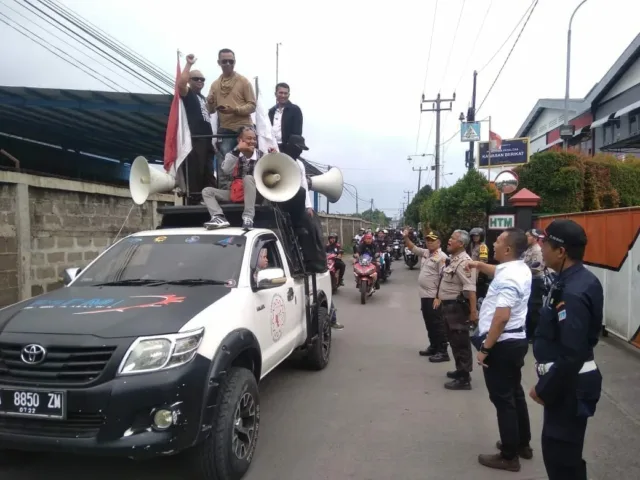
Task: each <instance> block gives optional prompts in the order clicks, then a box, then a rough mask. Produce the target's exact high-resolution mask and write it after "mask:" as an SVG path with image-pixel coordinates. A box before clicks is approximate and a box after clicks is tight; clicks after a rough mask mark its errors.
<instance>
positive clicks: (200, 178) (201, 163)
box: [177, 54, 215, 203]
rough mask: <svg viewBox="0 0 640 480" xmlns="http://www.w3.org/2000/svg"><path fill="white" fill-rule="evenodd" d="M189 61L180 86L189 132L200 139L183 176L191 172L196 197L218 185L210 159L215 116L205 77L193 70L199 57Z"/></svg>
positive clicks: (187, 180) (188, 182)
mask: <svg viewBox="0 0 640 480" xmlns="http://www.w3.org/2000/svg"><path fill="white" fill-rule="evenodd" d="M186 60H187V63H186V64H185V66H184V69H183V70H182V74H181V75H180V78H179V79H178V85H177V87H178V91H179V92H180V98H181V99H182V103H183V105H184V109H185V112H186V114H187V122H188V123H189V131H190V132H191V135H192V136H196V138H193V139H192V140H191V142H192V146H193V148H192V150H191V152H190V153H189V155H188V156H187V158H186V160H185V162H184V163H183V164H182V165H183V167H181V168H185V167H186V171H185V172H184V173H182V174H181V176H182V177H186V176H187V175H186V172H188V173H189V175H188V177H189V178H185V183H186V185H188V192H189V196H190V197H192V196H193V195H194V194H196V195H198V194H199V193H200V192H201V191H202V189H203V188H205V187H210V186H212V185H215V178H214V176H213V165H212V164H211V161H210V160H209V159H210V155H211V153H212V149H211V134H212V129H211V117H210V116H209V111H208V110H207V102H206V99H205V98H204V96H203V95H202V93H201V92H202V89H203V88H204V82H205V78H204V76H203V75H202V73H201V72H200V71H199V70H192V68H193V65H194V64H195V63H196V57H195V56H194V55H193V54H189V55H187V58H186ZM200 136H203V137H200ZM180 183H182V182H180ZM181 187H182V186H181ZM196 200H197V201H196ZM199 202H200V200H199V198H198V199H195V198H187V203H199Z"/></svg>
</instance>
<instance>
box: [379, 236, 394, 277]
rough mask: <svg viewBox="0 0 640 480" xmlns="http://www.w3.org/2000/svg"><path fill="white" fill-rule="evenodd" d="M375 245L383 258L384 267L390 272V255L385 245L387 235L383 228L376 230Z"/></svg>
mask: <svg viewBox="0 0 640 480" xmlns="http://www.w3.org/2000/svg"><path fill="white" fill-rule="evenodd" d="M375 241H376V245H377V247H378V251H379V252H380V255H381V256H382V257H383V260H384V268H385V271H386V272H387V273H390V272H391V255H389V253H388V252H387V247H388V246H389V243H388V242H387V236H386V234H385V231H384V230H378V235H377V236H376V240H375Z"/></svg>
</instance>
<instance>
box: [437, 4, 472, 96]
mask: <svg viewBox="0 0 640 480" xmlns="http://www.w3.org/2000/svg"><path fill="white" fill-rule="evenodd" d="M466 3H467V0H462V6H461V7H460V15H458V23H457V24H456V30H455V32H454V34H453V42H451V48H450V49H449V55H448V56H447V63H446V64H445V67H444V74H443V75H442V80H441V81H440V89H441V88H442V87H443V86H444V81H445V80H446V78H447V72H448V70H449V64H450V63H451V55H452V54H453V49H454V47H455V46H456V38H457V37H458V30H459V29H460V21H461V20H462V14H463V12H464V6H465V5H466Z"/></svg>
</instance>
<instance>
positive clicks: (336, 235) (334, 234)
mask: <svg viewBox="0 0 640 480" xmlns="http://www.w3.org/2000/svg"><path fill="white" fill-rule="evenodd" d="M329 238H335V239H336V240H337V239H338V234H337V233H333V232H332V233H330V234H329Z"/></svg>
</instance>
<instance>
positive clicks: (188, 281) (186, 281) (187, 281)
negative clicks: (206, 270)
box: [162, 278, 228, 285]
mask: <svg viewBox="0 0 640 480" xmlns="http://www.w3.org/2000/svg"><path fill="white" fill-rule="evenodd" d="M162 283H166V284H167V285H227V283H228V282H226V281H222V280H213V279H211V278H183V279H180V280H165V281H163V282H162Z"/></svg>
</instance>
